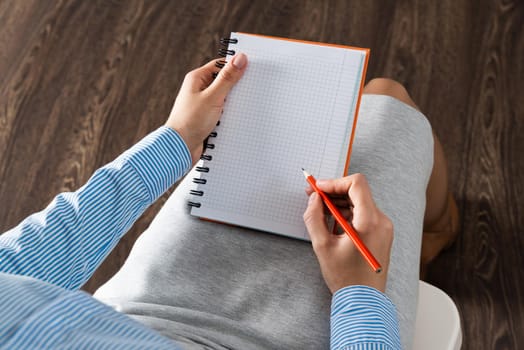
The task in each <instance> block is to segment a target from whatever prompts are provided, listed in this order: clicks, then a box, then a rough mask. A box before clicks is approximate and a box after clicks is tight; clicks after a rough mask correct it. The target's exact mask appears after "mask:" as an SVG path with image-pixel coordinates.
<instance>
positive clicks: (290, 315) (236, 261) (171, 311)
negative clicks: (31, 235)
mask: <svg viewBox="0 0 524 350" xmlns="http://www.w3.org/2000/svg"><path fill="white" fill-rule="evenodd" d="M426 129H428V130H429V135H431V131H430V129H429V125H428V124H427V121H426V120H425V118H424V117H423V116H422V115H421V114H420V113H418V112H416V111H415V110H414V109H412V108H410V107H408V106H406V105H404V104H402V103H400V102H399V101H397V100H394V99H392V98H390V97H387V96H379V97H376V96H371V95H370V96H364V97H363V101H362V106H361V112H360V117H359V122H358V127H357V135H356V140H355V145H354V147H353V156H352V162H351V167H350V171H351V172H357V171H358V172H362V173H364V174H365V175H366V176H367V177H368V179H369V182H370V185H371V188H372V190H373V194H374V195H375V198H376V201H377V204H378V205H379V207H380V208H381V209H382V210H383V211H384V212H385V213H386V214H387V215H388V216H389V217H390V218H391V219H392V220H393V222H394V224H395V234H396V235H395V241H394V246H393V255H392V260H391V267H390V279H389V281H388V289H387V293H388V294H389V296H390V297H391V298H392V299H393V300H394V302H395V303H396V305H397V307H398V309H399V317H400V322H401V333H402V338H403V340H404V339H411V334H412V332H411V329H412V326H413V323H414V315H415V306H416V300H417V299H416V297H417V286H418V285H417V284H416V283H417V281H418V256H419V255H418V254H420V236H421V230H422V228H421V224H420V225H419V221H420V223H421V220H422V217H423V211H424V198H425V197H424V193H425V192H424V191H425V187H424V186H425V185H424V182H425V181H427V180H425V177H426V175H425V173H426V172H427V173H428V174H429V171H430V170H431V156H432V152H427V153H428V154H429V155H427V154H425V149H426V148H428V149H429V150H431V151H432V144H431V142H430V141H428V140H427V139H426V138H425V135H426V131H427V130H426ZM418 142H425V143H427V147H426V146H423V147H419V145H417V143H418ZM414 149H415V150H417V151H413V150H414ZM427 157H429V159H428V158H427ZM193 175H194V174H192V173H190V174H189V175H188V176H187V177H186V179H185V180H184V181H182V183H181V184H180V185H179V186H178V188H177V189H176V191H175V192H174V193H173V194H172V195H171V197H170V198H169V199H168V201H167V202H166V203H165V205H164V207H163V208H162V209H161V211H160V212H159V214H158V215H157V216H156V218H155V219H154V221H153V222H152V224H151V226H150V227H149V228H148V230H147V231H146V232H144V233H143V235H142V236H141V237H140V238H139V239H138V241H137V242H136V244H135V246H134V247H133V250H132V252H131V254H130V256H129V258H128V260H127V261H126V263H125V265H124V266H123V268H122V269H121V271H119V272H118V273H117V274H116V275H115V276H114V277H113V278H112V279H111V280H110V281H109V282H108V283H106V285H104V286H102V287H101V288H100V289H99V291H97V293H96V297H97V298H99V299H102V300H103V301H105V302H107V303H109V304H113V305H114V306H115V307H116V308H117V309H119V310H120V311H123V312H126V313H128V314H130V315H133V316H134V317H136V318H137V319H139V320H140V321H142V322H143V323H145V324H147V325H149V326H151V327H153V328H156V329H158V330H159V331H161V332H162V333H164V334H165V335H167V336H170V337H172V338H174V339H181V340H183V341H184V342H191V341H194V342H195V343H198V344H206V345H209V346H210V347H216V348H220V346H225V347H228V348H250V349H256V348H266V349H267V348H272V349H278V348H282V349H288V348H302V349H319V348H328V347H329V313H330V300H331V295H330V293H329V291H328V289H327V288H326V286H325V284H324V282H323V279H322V276H321V274H320V270H319V267H318V263H317V260H316V258H315V256H314V254H313V251H312V249H311V245H310V244H309V243H307V242H302V241H298V240H294V239H289V238H284V237H279V236H275V235H270V234H264V233H261V232H257V231H253V230H248V229H242V228H238V227H232V226H227V225H222V224H216V223H212V222H207V221H202V220H199V219H197V218H194V217H192V216H191V215H189V209H188V206H187V200H188V199H189V198H188V197H189V196H188V193H189V190H190V189H191V188H193V187H194V186H193V183H192V177H193ZM428 176H429V175H428ZM421 210H422V212H420V211H421ZM419 217H420V220H419ZM419 226H420V227H419ZM409 343H410V342H408V344H409Z"/></svg>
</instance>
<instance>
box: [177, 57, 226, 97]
mask: <svg viewBox="0 0 524 350" xmlns="http://www.w3.org/2000/svg"><path fill="white" fill-rule="evenodd" d="M217 61H218V60H212V61H210V62H208V63H206V64H205V65H203V66H201V67H199V68H197V69H194V70H192V71H191V72H189V73H187V74H186V77H185V79H184V85H183V87H185V88H187V89H189V90H190V91H191V92H200V91H202V90H204V89H206V88H207V87H208V86H209V85H210V84H211V83H212V82H213V73H215V72H216V71H217V67H216V66H215V64H216V62H217Z"/></svg>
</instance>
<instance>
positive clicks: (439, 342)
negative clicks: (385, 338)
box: [413, 281, 462, 350]
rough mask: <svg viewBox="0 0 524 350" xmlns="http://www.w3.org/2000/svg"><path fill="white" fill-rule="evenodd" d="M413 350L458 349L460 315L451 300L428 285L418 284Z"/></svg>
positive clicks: (460, 343)
mask: <svg viewBox="0 0 524 350" xmlns="http://www.w3.org/2000/svg"><path fill="white" fill-rule="evenodd" d="M418 290H419V292H418V308H417V321H416V323H415V338H414V341H413V350H422V349H423V350H459V349H460V347H461V345H462V331H461V329H460V316H459V313H458V310H457V307H456V306H455V303H454V302H453V300H451V298H450V297H449V296H448V295H447V294H446V293H444V292H443V291H442V290H440V289H438V288H437V287H435V286H432V285H431V284H428V283H426V282H424V281H419V288H418Z"/></svg>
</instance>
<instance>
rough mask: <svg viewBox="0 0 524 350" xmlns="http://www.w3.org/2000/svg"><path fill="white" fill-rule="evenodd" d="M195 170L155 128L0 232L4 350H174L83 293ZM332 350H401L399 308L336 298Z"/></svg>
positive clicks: (358, 289) (376, 296)
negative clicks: (145, 217)
mask: <svg viewBox="0 0 524 350" xmlns="http://www.w3.org/2000/svg"><path fill="white" fill-rule="evenodd" d="M190 166H191V156H190V153H189V150H188V149H187V146H186V145H185V143H184V141H183V140H182V138H181V137H180V136H179V135H178V134H177V133H176V132H175V131H173V130H172V129H170V128H167V127H161V128H159V129H157V130H156V131H154V132H153V133H151V134H149V135H148V136H146V137H145V138H144V139H143V140H141V141H140V142H139V143H138V144H136V145H135V146H133V147H132V148H131V149H129V150H128V151H126V152H124V153H123V154H122V155H121V156H119V157H118V158H117V159H116V160H114V161H113V162H111V163H109V164H107V165H106V166H104V167H102V168H100V169H98V170H97V171H96V172H95V173H94V174H93V176H92V177H91V178H90V179H89V181H88V182H87V183H86V184H85V185H84V186H82V187H81V188H80V189H79V190H77V191H76V192H73V193H71V192H67V193H62V194H59V195H58V196H56V197H55V198H54V199H53V201H52V202H51V203H50V204H49V205H48V207H47V208H46V209H44V210H43V211H41V212H39V213H36V214H33V215H31V216H29V217H28V218H26V219H25V220H24V221H22V222H21V223H20V224H19V225H18V226H16V227H14V228H13V229H11V230H9V231H7V232H5V233H4V234H2V235H1V236H0V310H1V314H0V349H28V348H31V349H33V348H41V349H55V348H75V349H177V348H178V347H177V345H176V344H175V343H174V342H173V341H172V340H170V339H168V338H166V337H164V336H162V335H160V334H158V333H156V332H155V331H154V330H151V329H149V328H147V327H145V326H144V325H142V324H140V323H138V322H137V321H135V320H133V319H131V318H130V317H128V316H126V315H124V314H121V313H119V312H117V311H115V310H113V309H112V308H111V307H109V306H107V305H104V304H103V303H101V302H99V301H97V300H96V299H94V298H92V297H91V296H90V295H89V294H87V293H85V292H83V291H80V290H79V288H80V287H81V286H82V285H83V284H84V283H85V282H86V281H87V280H88V279H89V278H90V277H91V275H92V274H93V272H94V271H95V270H96V268H97V267H98V266H99V265H100V263H101V262H102V261H103V260H104V259H105V257H106V256H107V255H108V254H109V253H110V252H111V250H112V249H113V248H114V247H115V245H116V244H117V243H118V241H119V240H120V238H121V237H122V236H123V235H124V234H125V233H126V232H127V231H128V230H129V228H130V227H131V226H132V225H133V223H134V222H135V221H136V220H137V219H138V218H139V217H140V215H141V214H142V213H143V212H144V211H145V210H146V209H147V207H148V206H149V205H151V204H152V203H153V202H154V201H155V200H156V199H158V197H160V196H161V195H162V194H163V193H164V192H165V191H166V190H167V189H168V188H169V187H170V186H171V185H173V184H174V183H175V181H177V180H178V179H180V178H181V177H182V176H183V175H184V174H185V173H186V172H187V171H188V170H189V168H190ZM331 348H332V349H398V348H400V340H399V333H398V321H397V319H396V311H395V307H394V306H393V304H392V303H391V301H389V299H388V298H387V297H386V296H385V295H384V294H382V293H380V292H378V291H377V290H375V289H373V288H369V287H364V286H352V287H346V288H343V289H341V290H340V291H338V292H337V293H335V295H334V296H333V303H332V312H331Z"/></svg>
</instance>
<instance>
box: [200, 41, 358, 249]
mask: <svg viewBox="0 0 524 350" xmlns="http://www.w3.org/2000/svg"><path fill="white" fill-rule="evenodd" d="M231 38H235V39H238V43H236V44H230V45H229V49H230V50H234V51H235V52H236V53H240V52H243V53H245V54H246V55H247V57H248V67H247V69H246V72H245V74H244V76H243V77H242V79H241V80H240V81H239V82H238V83H237V85H236V86H235V87H234V88H233V90H232V91H231V93H230V94H229V95H228V98H227V101H226V104H225V107H224V113H223V115H222V117H221V122H220V125H219V126H217V128H216V130H215V131H216V133H217V136H216V137H214V138H211V139H210V143H212V144H214V145H215V147H214V148H213V149H208V150H207V151H206V154H209V155H211V156H212V160H211V161H202V163H201V164H199V165H200V166H204V167H208V168H209V172H207V173H200V174H199V176H200V177H201V178H202V179H205V180H206V183H205V184H201V185H198V190H200V191H203V193H204V195H203V196H201V197H196V198H194V201H195V202H200V204H201V206H200V207H199V208H192V209H191V214H192V215H196V216H199V217H202V218H207V219H211V220H216V221H220V222H225V223H230V224H234V225H239V226H244V227H249V228H254V229H258V230H262V231H266V232H272V233H276V234H281V235H285V236H291V237H295V238H299V239H305V240H309V236H308V234H307V231H306V228H305V225H304V222H303V219H302V215H303V213H304V210H305V209H306V206H307V195H306V194H305V192H304V189H305V188H306V186H307V184H306V181H305V179H304V176H303V175H302V171H301V168H305V169H306V170H308V171H309V172H310V173H311V174H313V175H314V176H315V177H317V178H336V177H341V176H343V175H344V173H345V169H344V167H345V164H346V159H347V156H348V147H349V142H350V137H351V133H352V127H353V125H354V124H353V121H354V118H355V114H356V113H355V112H356V106H357V102H358V99H359V90H360V86H361V81H362V79H363V74H364V71H365V63H366V55H367V51H366V50H363V49H351V48H341V47H335V46H323V45H312V44H311V43H309V44H306V43H303V42H295V41H288V40H283V39H275V38H267V37H261V36H255V35H249V34H241V33H231ZM230 59H231V56H228V57H227V60H230ZM195 186H196V185H195Z"/></svg>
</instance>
